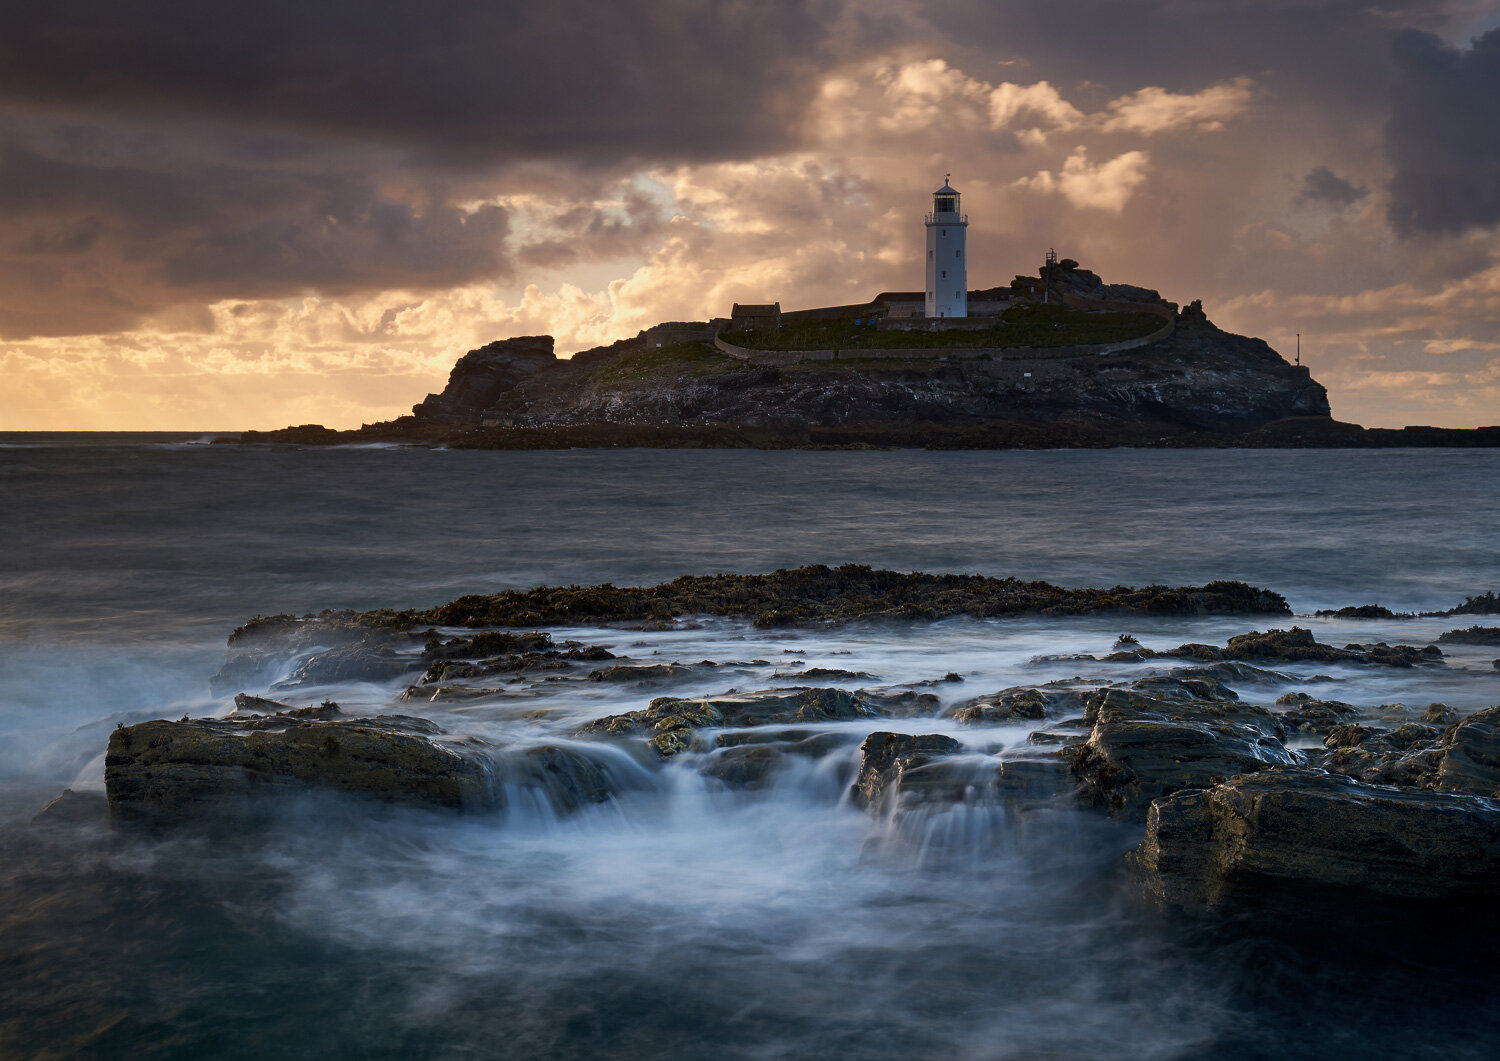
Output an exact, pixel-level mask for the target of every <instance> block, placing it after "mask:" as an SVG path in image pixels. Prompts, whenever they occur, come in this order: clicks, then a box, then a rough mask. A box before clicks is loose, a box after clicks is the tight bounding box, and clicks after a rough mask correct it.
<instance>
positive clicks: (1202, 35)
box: [924, 0, 1457, 107]
mask: <svg viewBox="0 0 1500 1061" xmlns="http://www.w3.org/2000/svg"><path fill="white" fill-rule="evenodd" d="M1456 6H1457V5H1456V4H1455V3H1453V2H1452V0H1407V2H1400V0H1395V2H1389V3H1384V4H1378V5H1377V4H1375V3H1371V2H1369V0H1062V2H1055V3H995V2H993V0H933V2H932V3H929V4H927V5H926V6H925V7H924V10H925V11H926V12H927V13H928V20H929V23H930V25H931V26H932V27H933V32H935V33H939V34H943V35H945V36H948V37H950V38H951V39H952V40H953V41H954V42H955V43H957V44H959V45H969V46H973V47H976V48H979V49H982V50H983V51H984V52H985V53H987V54H990V55H994V56H995V57H998V58H1005V59H1015V60H1019V63H1018V65H1017V66H1015V67H1012V68H1010V72H1009V73H1010V76H1011V77H1013V78H1017V79H1021V80H1027V79H1029V78H1030V77H1031V76H1045V77H1048V78H1050V79H1052V80H1053V81H1054V82H1063V83H1066V82H1070V81H1072V82H1085V81H1086V82H1092V83H1094V84H1098V85H1102V86H1105V90H1106V91H1108V92H1118V91H1121V90H1124V89H1134V88H1137V87H1139V86H1140V85H1141V84H1151V85H1158V86H1161V87H1163V88H1166V89H1169V90H1174V91H1191V90H1196V89H1197V88H1200V87H1202V85H1203V84H1205V83H1209V82H1213V81H1221V80H1227V79H1229V78H1233V77H1239V76H1248V77H1253V78H1255V79H1257V80H1262V79H1264V78H1266V77H1267V76H1268V75H1269V76H1270V77H1271V78H1272V79H1273V80H1274V81H1275V82H1276V83H1278V84H1280V85H1282V86H1284V87H1288V88H1290V87H1291V86H1294V85H1295V86H1300V87H1301V88H1302V89H1303V90H1307V89H1309V88H1311V89H1314V90H1315V92H1316V95H1315V96H1313V97H1309V98H1307V99H1305V100H1303V102H1304V103H1305V104H1313V105H1316V106H1320V107H1322V106H1328V105H1330V104H1335V103H1337V104H1340V105H1343V104H1351V103H1352V104H1355V105H1359V104H1361V103H1365V104H1373V105H1374V106H1380V105H1382V104H1383V97H1381V96H1379V95H1377V96H1375V97H1374V98H1373V99H1372V98H1371V97H1370V95H1369V93H1370V92H1372V91H1375V92H1377V93H1379V92H1380V91H1381V90H1382V89H1383V88H1384V86H1385V84H1386V82H1387V78H1388V76H1389V72H1388V59H1387V53H1388V48H1389V40H1390V35H1391V32H1392V30H1393V28H1394V27H1398V26H1421V27H1428V28H1436V27H1439V26H1442V25H1445V24H1446V22H1447V19H1448V17H1449V14H1450V11H1451V10H1452V9H1454V8H1455V7H1456Z"/></svg>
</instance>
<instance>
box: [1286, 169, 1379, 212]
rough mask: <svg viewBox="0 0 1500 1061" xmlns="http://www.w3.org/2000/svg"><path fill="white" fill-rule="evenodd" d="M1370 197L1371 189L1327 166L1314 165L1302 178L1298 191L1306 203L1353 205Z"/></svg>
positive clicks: (1298, 195)
mask: <svg viewBox="0 0 1500 1061" xmlns="http://www.w3.org/2000/svg"><path fill="white" fill-rule="evenodd" d="M1369 197H1370V189H1368V188H1365V187H1363V186H1360V185H1356V184H1354V183H1352V182H1350V181H1347V180H1345V179H1344V178H1343V177H1340V176H1339V175H1338V174H1336V173H1334V172H1333V170H1331V169H1329V168H1328V167H1327V166H1314V167H1313V168H1312V169H1311V170H1309V171H1308V173H1307V176H1306V177H1304V178H1303V179H1302V190H1301V191H1300V192H1298V193H1297V198H1298V200H1299V201H1301V202H1304V203H1327V204H1329V205H1330V206H1338V207H1344V206H1353V205H1354V204H1355V203H1358V202H1363V201H1364V200H1365V199H1368V198H1369Z"/></svg>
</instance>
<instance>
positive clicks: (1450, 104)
mask: <svg viewBox="0 0 1500 1061" xmlns="http://www.w3.org/2000/svg"><path fill="white" fill-rule="evenodd" d="M1394 55H1395V58H1396V63H1397V66H1398V68H1399V71H1400V75H1399V77H1398V80H1397V83H1396V86H1395V88H1394V90H1393V101H1392V105H1391V117H1390V122H1389V124H1388V125H1387V126H1386V154H1387V156H1388V157H1389V159H1390V163H1391V166H1392V167H1393V169H1394V171H1395V173H1394V176H1393V177H1392V178H1391V182H1390V207H1389V212H1390V221H1391V224H1392V225H1393V226H1394V227H1395V229H1396V231H1397V232H1399V233H1401V234H1402V235H1404V236H1415V235H1420V234H1434V233H1437V234H1452V233H1457V232H1462V231H1463V230H1465V229H1467V228H1471V227H1491V226H1494V225H1496V224H1497V223H1500V30H1491V31H1490V32H1488V33H1486V34H1484V36H1482V37H1479V38H1477V39H1476V40H1475V41H1474V42H1473V44H1472V46H1471V47H1470V48H1469V49H1468V50H1467V51H1459V50H1458V49H1456V48H1452V47H1450V46H1448V45H1446V44H1444V43H1443V42H1442V41H1441V40H1440V39H1439V38H1438V37H1436V36H1434V35H1432V34H1430V33H1422V32H1417V31H1406V32H1403V33H1401V34H1398V35H1397V37H1396V39H1395V44H1394Z"/></svg>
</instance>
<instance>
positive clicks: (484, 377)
mask: <svg viewBox="0 0 1500 1061" xmlns="http://www.w3.org/2000/svg"><path fill="white" fill-rule="evenodd" d="M556 364H557V355H556V354H554V353H553V352H552V336H550V335H523V336H521V337H519V338H516V339H500V340H498V341H496V342H493V343H490V344H489V345H488V346H481V347H480V348H479V349H478V350H470V351H469V352H468V353H467V354H465V355H464V356H463V357H461V358H459V359H458V362H457V363H456V364H455V365H454V366H453V371H452V372H450V373H449V374H448V385H447V386H446V387H444V388H443V393H441V394H429V395H428V396H427V397H426V398H425V399H423V400H422V401H420V402H418V403H417V404H416V405H414V406H412V410H411V411H412V415H414V416H415V417H416V418H417V419H418V420H423V421H427V422H436V423H454V424H459V423H468V422H470V421H472V420H473V419H474V417H475V414H476V413H478V412H479V411H480V410H482V409H484V408H486V407H487V406H489V405H491V404H493V403H494V402H496V401H497V400H499V399H500V397H501V396H502V395H503V394H504V393H505V392H506V391H508V390H510V389H512V388H513V387H515V386H516V384H518V383H520V382H521V381H522V380H524V379H527V378H528V377H530V376H532V375H534V374H536V373H537V372H541V371H543V370H545V369H548V368H552V367H554V366H555V365H556Z"/></svg>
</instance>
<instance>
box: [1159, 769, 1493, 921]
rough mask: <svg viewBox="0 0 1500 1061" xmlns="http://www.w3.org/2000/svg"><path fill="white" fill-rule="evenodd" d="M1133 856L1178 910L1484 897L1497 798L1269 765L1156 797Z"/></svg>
mask: <svg viewBox="0 0 1500 1061" xmlns="http://www.w3.org/2000/svg"><path fill="white" fill-rule="evenodd" d="M1134 861H1135V864H1136V865H1137V867H1138V868H1139V869H1140V871H1141V873H1142V876H1143V878H1144V881H1145V884H1146V886H1147V888H1148V889H1149V891H1150V892H1152V893H1153V894H1154V895H1155V896H1157V897H1158V898H1159V899H1161V900H1163V901H1165V902H1167V903H1170V904H1172V905H1177V906H1187V907H1209V908H1233V907H1237V906H1257V905H1271V904H1275V903H1276V902H1277V901H1278V900H1279V899H1280V898H1282V897H1284V896H1288V895H1292V896H1298V897H1301V898H1304V899H1305V898H1309V897H1311V898H1314V899H1317V898H1320V897H1321V898H1322V899H1324V900H1337V899H1341V898H1345V897H1348V896H1351V895H1359V894H1364V895H1374V896H1382V897H1387V898H1399V899H1416V900H1441V901H1453V900H1488V899H1490V898H1492V897H1493V896H1494V894H1495V891H1496V889H1497V888H1500V803H1497V802H1495V801H1493V800H1489V799H1483V798H1479V797H1474V796H1464V795H1450V794H1446V793H1437V792H1421V791H1411V790H1400V789H1396V788H1390V787H1384V786H1375V785H1366V784H1363V783H1361V782H1358V781H1354V780H1351V779H1350V778H1347V777H1341V776H1337V775H1333V774H1328V773H1323V772H1321V771H1312V770H1306V769H1293V768H1276V769H1269V770H1265V771H1261V772H1258V773H1254V774H1249V775H1246V776H1243V777H1235V778H1232V779H1230V780H1228V781H1226V782H1224V783H1222V784H1218V785H1215V786H1213V787H1211V788H1207V789H1200V790H1192V791H1181V792H1178V793H1176V794H1174V795H1171V796H1168V797H1165V798H1162V799H1158V800H1156V801H1155V802H1154V803H1153V804H1152V805H1151V810H1150V814H1149V816H1148V818H1147V823H1146V838H1145V841H1144V842H1143V843H1142V844H1141V846H1140V847H1139V848H1138V849H1137V851H1136V853H1135V857H1134Z"/></svg>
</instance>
